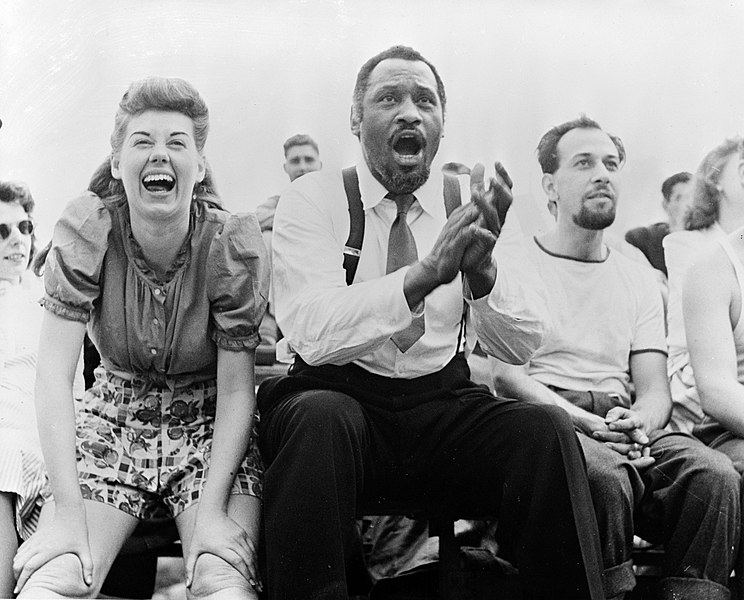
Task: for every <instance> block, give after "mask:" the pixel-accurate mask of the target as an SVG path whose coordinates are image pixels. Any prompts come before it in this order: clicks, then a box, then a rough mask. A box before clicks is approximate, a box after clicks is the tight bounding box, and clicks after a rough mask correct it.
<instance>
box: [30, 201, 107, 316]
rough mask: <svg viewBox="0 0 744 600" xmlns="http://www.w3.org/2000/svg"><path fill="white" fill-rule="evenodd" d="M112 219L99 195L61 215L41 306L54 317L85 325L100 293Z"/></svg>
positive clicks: (73, 204) (74, 204) (46, 266)
mask: <svg viewBox="0 0 744 600" xmlns="http://www.w3.org/2000/svg"><path fill="white" fill-rule="evenodd" d="M110 231H111V216H110V214H109V211H108V209H107V208H106V207H105V206H104V204H103V202H102V201H101V199H100V198H98V196H96V195H95V194H92V193H86V194H84V195H82V196H80V197H78V198H76V199H74V200H72V201H71V202H70V203H69V204H68V205H67V206H66V207H65V209H64V211H63V212H62V215H61V216H60V218H59V220H58V221H57V224H56V225H55V227H54V233H53V235H52V246H51V249H50V250H49V254H48V255H47V258H46V262H45V264H44V291H45V294H44V298H43V299H42V301H41V304H42V305H43V306H44V308H46V309H47V310H49V311H50V312H52V313H54V314H55V315H57V316H60V317H62V318H65V319H68V320H71V321H80V322H81V323H87V322H88V320H89V319H90V314H91V311H92V310H93V303H94V302H95V300H96V299H97V298H98V296H99V293H100V278H101V269H102V265H103V260H104V256H105V254H106V251H107V249H108V238H109V233H110Z"/></svg>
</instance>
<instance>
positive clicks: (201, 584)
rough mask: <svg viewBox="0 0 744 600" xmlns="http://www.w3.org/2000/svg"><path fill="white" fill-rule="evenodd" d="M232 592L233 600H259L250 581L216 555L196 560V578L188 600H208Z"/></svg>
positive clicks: (206, 555)
mask: <svg viewBox="0 0 744 600" xmlns="http://www.w3.org/2000/svg"><path fill="white" fill-rule="evenodd" d="M228 590H229V591H230V597H232V598H246V599H248V598H250V599H253V598H258V595H257V594H256V591H255V590H254V589H253V586H251V584H250V583H248V580H247V579H246V578H245V577H243V575H242V573H240V571H238V570H237V569H236V568H235V567H233V566H232V565H231V564H230V563H228V562H227V561H225V560H223V559H222V558H220V557H219V556H215V555H214V554H202V555H201V556H199V558H197V559H196V567H195V568H194V578H193V583H192V584H191V588H190V589H189V590H188V594H187V595H188V598H189V599H192V600H196V599H197V598H208V597H210V596H211V595H213V594H217V593H218V592H227V591H228Z"/></svg>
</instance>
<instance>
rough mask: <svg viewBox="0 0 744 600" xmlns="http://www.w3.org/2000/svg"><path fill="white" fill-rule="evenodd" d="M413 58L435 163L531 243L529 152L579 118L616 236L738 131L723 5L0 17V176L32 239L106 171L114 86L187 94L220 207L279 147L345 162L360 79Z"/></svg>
mask: <svg viewBox="0 0 744 600" xmlns="http://www.w3.org/2000/svg"><path fill="white" fill-rule="evenodd" d="M398 43H400V44H406V45H410V46H413V47H415V48H416V49H418V50H420V51H421V52H422V53H423V54H424V55H425V56H426V57H427V58H428V59H429V60H431V61H432V62H433V63H434V64H435V65H436V66H437V67H438V69H439V71H440V74H441V76H442V78H443V80H444V83H445V87H446V89H447V95H448V106H447V109H448V110H447V119H446V125H445V132H446V137H445V139H444V140H443V143H442V146H441V148H440V153H439V157H438V158H439V159H441V161H442V162H443V161H449V160H457V161H459V162H464V163H467V164H471V165H472V164H473V163H474V162H476V161H482V162H486V164H489V163H492V162H493V161H494V160H497V159H498V160H501V161H502V162H503V163H504V164H505V166H506V167H507V169H508V170H509V172H510V174H511V176H512V178H513V179H514V182H515V195H516V197H517V202H518V207H519V210H520V213H521V214H523V215H528V221H530V220H531V223H530V226H532V227H538V226H540V224H541V223H543V222H544V221H545V220H547V211H546V209H545V201H544V196H543V193H542V190H541V188H540V172H539V168H538V166H537V161H536V158H535V146H536V145H537V142H538V140H539V138H540V136H541V135H542V134H543V133H544V132H545V131H546V130H547V129H549V128H550V127H551V126H553V125H554V124H557V123H559V122H562V121H565V120H568V119H571V118H574V117H576V116H577V115H578V114H579V113H581V112H585V113H587V114H588V115H589V116H591V117H593V118H594V119H596V120H598V121H599V122H600V123H601V124H602V125H603V127H604V128H605V129H607V130H608V131H611V132H613V133H616V134H617V135H619V136H620V137H621V138H622V139H623V140H624V142H625V145H626V148H627V150H628V162H627V164H626V167H625V173H624V182H623V189H622V194H621V198H620V208H619V213H618V219H617V222H616V224H615V225H614V226H613V229H614V230H615V231H616V232H618V233H622V232H623V231H624V230H625V229H627V228H628V227H630V226H635V225H639V224H645V223H648V222H651V221H654V220H657V219H659V218H660V217H662V212H661V208H660V202H661V194H660V191H659V188H660V185H661V182H662V180H663V179H664V178H665V177H666V176H668V175H670V174H672V173H674V172H677V171H680V170H689V171H694V170H695V168H696V167H697V164H698V163H699V161H700V159H701V158H702V156H703V155H704V154H705V153H706V152H707V151H708V150H709V149H711V148H712V147H713V146H715V145H716V144H718V143H719V142H720V141H721V140H723V138H725V137H727V136H730V135H733V134H735V133H740V132H744V110H741V108H740V106H739V103H740V101H741V99H742V98H744V71H743V70H742V69H741V66H740V62H739V61H740V60H741V57H742V56H744V3H742V2H741V1H739V2H725V1H722V0H699V1H696V2H693V1H685V0H654V1H648V0H645V1H643V0H625V1H623V0H616V1H614V2H609V1H605V0H565V1H558V0H483V1H475V0H461V1H460V2H438V1H435V0H428V1H419V0H408V1H405V2H404V1H392V0H377V1H374V2H372V1H368V2H361V1H357V2H354V1H348V0H347V1H344V0H313V1H310V0H305V1H301V0H286V1H282V0H274V1H270V0H235V1H233V0H224V1H219V0H217V1H211V2H207V1H199V2H197V1H190V0H178V1H171V0H151V1H149V2H146V1H144V0H141V1H131V0H128V1H124V0H118V1H116V2H111V1H102V0H98V1H95V2H94V1H81V0H51V1H48V2H35V1H32V0H2V1H0V119H2V121H3V127H2V129H0V179H12V180H21V181H25V182H26V183H27V184H28V185H29V186H30V188H31V190H32V192H33V194H34V196H35V198H36V199H37V203H38V209H37V217H38V219H39V221H40V226H41V230H40V231H41V236H40V237H41V238H42V240H45V238H48V235H49V233H50V231H51V226H52V224H53V222H54V220H55V219H56V218H57V216H58V214H59V212H60V210H61V209H62V207H63V206H64V204H65V203H66V202H67V201H68V200H69V199H71V198H72V197H74V196H75V195H76V194H77V193H79V192H80V191H82V190H83V189H85V187H86V185H87V182H88V179H89V177H90V175H91V174H92V172H93V171H94V169H95V168H96V167H97V166H98V164H100V162H101V161H102V160H103V159H104V158H105V157H106V156H107V155H108V152H109V145H108V137H109V134H110V133H111V129H112V126H113V116H114V112H115V110H116V106H117V103H118V101H119V99H120V98H121V95H122V94H123V93H124V91H125V90H126V87H127V85H128V84H129V83H130V82H131V81H133V80H135V79H139V78H142V77H145V76H148V75H164V76H178V77H182V78H184V79H187V80H189V81H191V82H192V83H193V84H194V85H195V86H196V87H197V88H198V89H199V91H200V92H201V93H202V95H203V96H204V98H205V100H206V101H207V104H208V105H209V108H210V113H211V117H212V132H211V135H210V138H209V141H208V143H207V148H206V151H207V156H208V159H209V161H210V163H211V165H212V168H213V170H214V172H215V176H216V179H217V184H218V187H219V190H220V192H221V195H222V197H223V199H224V201H225V204H226V205H227V206H228V208H230V209H231V210H235V211H241V210H249V209H253V208H254V207H255V206H257V205H258V204H259V203H260V202H262V201H263V200H264V199H265V198H266V197H267V196H269V195H272V194H275V193H278V192H280V191H281V190H282V188H284V187H285V186H286V185H287V183H288V180H287V178H286V175H285V173H284V171H283V170H282V162H283V154H282V143H283V141H284V140H285V139H286V138H287V137H289V136H290V135H292V134H294V133H298V132H303V133H309V134H310V135H312V136H313V137H314V138H315V139H316V140H317V141H318V143H319V144H320V150H321V157H322V160H323V163H324V167H325V168H340V167H343V166H346V165H348V164H351V163H353V162H354V161H355V160H357V157H358V156H359V154H358V143H357V140H356V138H354V137H353V136H352V135H351V133H350V132H349V124H348V117H349V106H350V100H351V92H352V88H353V84H354V79H355V77H356V73H357V71H358V69H359V67H360V66H361V65H362V63H363V62H364V61H365V60H366V59H367V58H369V57H370V56H372V55H373V54H375V53H377V52H378V51H380V50H382V49H385V48H387V47H388V46H390V45H393V44H398Z"/></svg>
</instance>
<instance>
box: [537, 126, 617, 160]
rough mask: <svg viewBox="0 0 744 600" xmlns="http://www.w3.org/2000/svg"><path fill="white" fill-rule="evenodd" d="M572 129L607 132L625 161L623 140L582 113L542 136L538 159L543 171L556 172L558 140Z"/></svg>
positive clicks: (538, 145) (538, 147)
mask: <svg viewBox="0 0 744 600" xmlns="http://www.w3.org/2000/svg"><path fill="white" fill-rule="evenodd" d="M572 129H599V130H600V131H603V132H604V133H606V134H607V136H608V137H609V138H610V140H612V143H613V144H615V148H617V153H618V156H619V158H620V163H621V164H622V163H624V162H625V146H624V145H623V142H622V140H621V139H620V138H619V137H617V136H616V135H613V134H611V133H607V132H606V131H605V130H604V129H602V126H601V125H600V124H599V123H597V121H595V120H594V119H590V118H589V117H587V116H586V115H584V114H582V115H580V116H579V118H578V119H573V120H572V121H566V122H565V123H561V124H560V125H556V126H555V127H553V128H551V129H550V130H549V131H548V132H547V133H546V134H545V135H543V136H542V138H540V142H539V143H538V144H537V160H538V162H539V163H540V168H541V169H542V172H543V173H550V174H552V173H555V172H556V171H557V170H558V167H559V166H560V161H559V159H558V142H560V141H561V138H562V137H563V136H564V135H566V134H567V133H568V132H569V131H571V130H572Z"/></svg>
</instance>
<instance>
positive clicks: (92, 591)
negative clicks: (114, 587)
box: [18, 554, 103, 598]
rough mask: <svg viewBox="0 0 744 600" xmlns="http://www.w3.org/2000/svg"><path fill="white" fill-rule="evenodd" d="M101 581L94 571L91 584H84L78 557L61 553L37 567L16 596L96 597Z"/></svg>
mask: <svg viewBox="0 0 744 600" xmlns="http://www.w3.org/2000/svg"><path fill="white" fill-rule="evenodd" d="M102 583H103V578H102V577H101V574H99V573H97V572H95V571H94V573H93V584H92V585H85V582H84V581H83V571H82V567H81V566H80V560H79V559H78V557H77V556H75V555H74V554H63V555H62V556H58V557H56V558H53V559H52V560H50V561H49V562H48V563H46V564H45V565H42V566H41V567H39V569H37V570H36V571H35V572H34V573H33V574H32V575H31V577H30V578H29V580H28V581H27V582H26V585H25V586H23V589H22V590H21V593H20V594H19V595H18V598H54V597H61V598H96V597H98V593H99V591H100V589H101V585H102Z"/></svg>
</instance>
